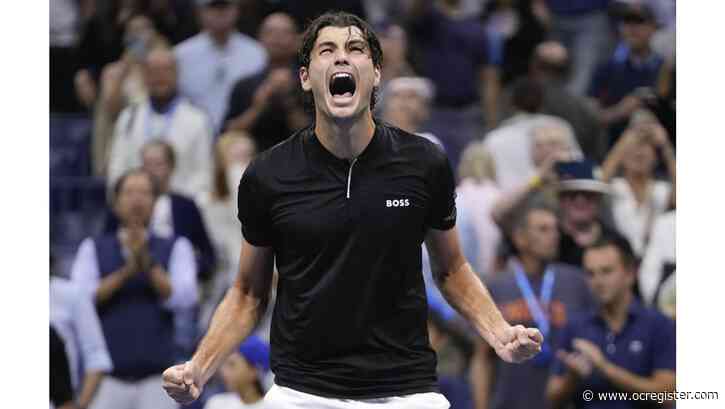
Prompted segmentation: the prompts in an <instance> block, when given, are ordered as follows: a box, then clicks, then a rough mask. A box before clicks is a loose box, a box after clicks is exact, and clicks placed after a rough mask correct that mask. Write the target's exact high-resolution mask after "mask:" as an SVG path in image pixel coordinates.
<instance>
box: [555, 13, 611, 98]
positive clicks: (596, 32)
mask: <svg viewBox="0 0 725 409" xmlns="http://www.w3.org/2000/svg"><path fill="white" fill-rule="evenodd" d="M545 2H546V6H547V7H546V10H545V11H543V12H544V13H546V14H549V15H550V16H551V17H550V19H551V36H552V39H553V40H555V41H558V42H560V43H562V44H563V45H564V46H565V47H566V48H567V50H569V54H570V55H571V59H572V73H571V78H570V80H569V86H568V88H569V91H570V92H571V93H573V94H574V95H584V93H585V92H586V89H587V85H588V84H589V82H590V80H591V78H592V74H593V72H594V70H595V68H596V66H597V64H599V63H600V62H601V61H602V60H604V59H605V58H606V55H607V53H609V52H610V50H611V48H612V42H613V38H612V33H611V28H610V24H609V17H608V16H607V10H608V7H609V3H610V0H577V1H570V0H545Z"/></svg>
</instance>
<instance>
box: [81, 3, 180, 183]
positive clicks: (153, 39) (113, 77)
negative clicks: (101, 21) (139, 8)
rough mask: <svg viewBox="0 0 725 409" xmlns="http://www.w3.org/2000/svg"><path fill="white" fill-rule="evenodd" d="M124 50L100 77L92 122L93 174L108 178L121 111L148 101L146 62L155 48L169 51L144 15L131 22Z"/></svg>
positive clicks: (127, 27)
mask: <svg viewBox="0 0 725 409" xmlns="http://www.w3.org/2000/svg"><path fill="white" fill-rule="evenodd" d="M123 43H124V46H125V49H124V52H123V54H122V55H121V58H120V59H119V60H118V61H115V62H112V63H109V64H107V65H106V66H105V67H104V68H103V71H102V73H101V78H100V92H99V94H100V95H99V96H98V99H97V101H96V103H95V107H94V118H93V146H92V150H93V170H94V173H95V174H96V175H99V176H103V175H105V174H106V170H107V169H106V168H107V166H108V162H109V160H110V158H109V151H110V149H111V144H112V143H113V136H114V135H113V126H114V124H115V123H116V120H117V119H118V115H119V114H120V113H121V111H122V110H123V109H124V108H125V107H127V106H130V105H136V104H141V103H143V102H144V100H146V99H147V98H148V89H147V87H146V83H145V81H144V71H143V70H144V67H143V66H144V61H145V59H146V56H147V55H148V53H149V51H151V50H152V49H154V48H157V47H158V48H160V47H168V42H167V41H166V39H165V38H163V37H162V36H160V35H159V33H158V32H157V31H156V28H155V27H154V25H153V22H152V21H151V20H150V19H149V18H148V17H147V16H144V15H136V16H134V17H131V18H129V20H128V22H127V23H126V25H125V34H124V40H123Z"/></svg>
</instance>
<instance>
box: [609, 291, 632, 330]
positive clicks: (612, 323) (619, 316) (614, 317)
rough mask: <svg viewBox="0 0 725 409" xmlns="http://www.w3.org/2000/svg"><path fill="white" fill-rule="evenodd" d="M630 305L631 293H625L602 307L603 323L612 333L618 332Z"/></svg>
mask: <svg viewBox="0 0 725 409" xmlns="http://www.w3.org/2000/svg"><path fill="white" fill-rule="evenodd" d="M631 304H632V292H631V291H627V292H626V293H625V294H623V295H622V296H621V297H619V298H618V299H617V300H614V301H612V302H611V303H609V304H607V305H604V306H602V308H601V314H602V318H603V319H604V322H606V323H607V325H608V326H609V328H610V329H611V330H612V331H614V332H619V331H620V330H621V329H622V328H623V327H624V323H625V322H626V321H627V314H628V313H629V306H630V305H631Z"/></svg>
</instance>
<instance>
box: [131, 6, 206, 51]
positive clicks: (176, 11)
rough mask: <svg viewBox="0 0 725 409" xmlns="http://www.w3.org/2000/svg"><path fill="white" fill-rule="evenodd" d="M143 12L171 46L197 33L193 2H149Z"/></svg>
mask: <svg viewBox="0 0 725 409" xmlns="http://www.w3.org/2000/svg"><path fill="white" fill-rule="evenodd" d="M143 3H146V7H145V9H144V10H143V11H144V13H145V14H146V15H148V16H149V17H150V18H151V20H152V21H153V22H154V26H156V27H158V30H159V32H160V33H161V34H162V35H163V36H164V37H166V38H167V39H169V41H170V42H171V43H172V44H178V43H180V42H182V41H184V40H186V39H187V38H189V37H191V36H193V35H194V34H196V33H197V32H198V31H199V27H198V23H197V21H196V20H197V19H196V13H195V12H196V10H195V7H194V0H151V1H146V2H143Z"/></svg>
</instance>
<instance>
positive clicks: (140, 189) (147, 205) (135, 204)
mask: <svg viewBox="0 0 725 409" xmlns="http://www.w3.org/2000/svg"><path fill="white" fill-rule="evenodd" d="M153 208H154V192H153V185H152V183H151V179H150V178H149V176H148V175H146V174H144V173H134V174H131V175H129V176H128V177H126V180H124V183H123V185H122V186H121V189H120V190H119V191H118V196H117V197H116V204H115V209H116V215H117V216H118V218H119V220H120V221H121V225H123V226H127V227H143V226H146V225H147V224H148V221H149V220H150V219H151V212H152V211H153Z"/></svg>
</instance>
